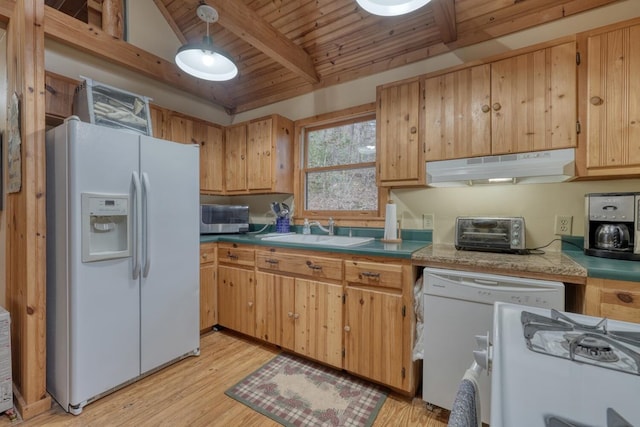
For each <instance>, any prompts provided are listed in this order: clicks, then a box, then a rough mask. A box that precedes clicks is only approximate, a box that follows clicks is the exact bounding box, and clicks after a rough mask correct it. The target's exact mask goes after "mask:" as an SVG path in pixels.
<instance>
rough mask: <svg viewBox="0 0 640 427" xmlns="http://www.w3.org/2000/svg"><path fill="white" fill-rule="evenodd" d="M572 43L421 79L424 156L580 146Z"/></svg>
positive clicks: (468, 155)
mask: <svg viewBox="0 0 640 427" xmlns="http://www.w3.org/2000/svg"><path fill="white" fill-rule="evenodd" d="M575 54H576V44H575V42H573V41H570V42H566V43H561V44H558V45H554V46H550V47H545V48H541V49H538V50H534V51H531V52H527V53H522V54H518V55H515V56H509V57H507V58H504V59H501V60H496V61H494V62H490V63H487V64H483V65H478V66H474V67H470V68H465V69H462V70H456V71H452V72H449V73H446V74H443V75H437V76H434V77H429V78H426V79H425V80H424V83H423V85H424V91H425V99H424V103H425V106H424V115H425V118H424V123H425V125H424V126H425V132H424V135H425V147H426V148H425V151H426V154H425V156H426V157H425V158H426V160H427V161H429V160H447V159H455V158H465V157H476V156H484V155H495V154H508V153H523V152H529V151H542V150H552V149H560V148H572V147H576V146H577V132H576V122H577V106H576V105H577V104H576V103H577V80H576V78H577V77H576V75H577V64H576V57H575Z"/></svg>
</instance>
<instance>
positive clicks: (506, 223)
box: [455, 216, 527, 254]
mask: <svg viewBox="0 0 640 427" xmlns="http://www.w3.org/2000/svg"><path fill="white" fill-rule="evenodd" d="M455 246H456V249H458V250H475V251H487V252H506V253H516V254H524V253H526V252H527V251H526V249H525V248H526V246H525V225H524V218H522V217H477V216H459V217H457V218H456V230H455Z"/></svg>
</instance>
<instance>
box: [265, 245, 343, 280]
mask: <svg viewBox="0 0 640 427" xmlns="http://www.w3.org/2000/svg"><path fill="white" fill-rule="evenodd" d="M256 262H257V263H258V268H260V269H262V270H269V271H272V272H278V273H291V274H296V275H301V276H309V277H312V278H314V279H331V280H342V260H340V259H333V258H324V257H318V256H314V255H311V256H304V255H293V254H282V253H276V252H268V251H259V252H258V253H257V255H256Z"/></svg>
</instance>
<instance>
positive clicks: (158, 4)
mask: <svg viewBox="0 0 640 427" xmlns="http://www.w3.org/2000/svg"><path fill="white" fill-rule="evenodd" d="M153 2H154V3H155V4H156V7H157V8H158V10H159V11H160V13H161V14H162V16H164V19H165V21H167V24H169V28H171V30H172V31H173V33H174V34H175V35H176V37H178V40H180V43H182V44H187V38H186V37H185V36H184V33H183V32H182V31H180V27H179V26H178V24H176V21H175V19H173V16H171V13H170V12H169V10H168V9H167V7H166V6H165V5H164V3H163V2H162V0H153Z"/></svg>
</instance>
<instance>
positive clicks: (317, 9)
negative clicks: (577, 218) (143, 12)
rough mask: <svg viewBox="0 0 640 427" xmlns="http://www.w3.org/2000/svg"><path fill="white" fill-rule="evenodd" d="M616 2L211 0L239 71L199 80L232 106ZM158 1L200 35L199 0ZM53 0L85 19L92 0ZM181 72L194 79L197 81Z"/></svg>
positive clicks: (174, 24)
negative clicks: (411, 6)
mask: <svg viewBox="0 0 640 427" xmlns="http://www.w3.org/2000/svg"><path fill="white" fill-rule="evenodd" d="M96 1H97V0H93V2H96ZM130 1H134V0H130ZM614 1H616V0H432V1H431V2H430V3H429V4H427V5H426V6H424V7H422V8H420V9H418V10H417V11H415V12H412V13H409V14H406V15H403V16H400V17H380V16H374V15H371V14H369V13H367V12H366V11H364V10H362V9H361V8H360V7H358V5H357V3H356V1H355V0H206V3H207V4H209V5H210V6H213V7H214V8H216V10H217V11H218V13H219V15H220V17H219V20H218V22H216V23H214V24H211V26H210V30H211V35H212V37H213V40H214V43H215V44H216V45H218V46H219V47H221V48H222V49H224V50H225V51H226V52H228V53H229V54H230V56H231V57H232V58H233V59H234V61H235V62H236V63H237V65H238V68H239V75H238V77H236V78H235V79H233V80H231V81H228V82H206V83H203V82H198V83H197V85H199V87H202V85H203V84H204V85H205V86H206V88H207V90H199V91H197V92H198V93H199V94H200V96H202V97H204V98H207V99H209V100H210V101H211V102H213V103H215V104H218V105H221V106H223V107H225V108H226V109H227V110H228V111H230V112H241V111H246V110H250V109H253V108H257V107H260V106H264V105H267V104H270V103H273V102H277V101H281V100H284V99H288V98H292V97H294V96H298V95H302V94H305V93H308V92H311V91H313V90H316V89H319V88H323V87H327V86H331V85H335V84H338V83H342V82H346V81H350V80H353V79H357V78H360V77H364V76H368V75H371V74H374V73H379V72H382V71H386V70H390V69H393V68H396V67H399V66H402V65H406V64H410V63H413V62H416V61H420V60H423V59H426V58H429V57H432V56H435V55H438V54H441V53H444V52H448V51H451V50H453V49H456V48H459V47H463V46H469V45H472V44H475V43H478V42H481V41H486V40H489V39H492V38H495V37H499V36H503V35H505V34H509V33H513V32H516V31H520V30H523V29H525V28H530V27H534V26H536V25H540V24H543V23H546V22H550V21H553V20H557V19H562V18H564V17H566V16H570V15H573V14H576V13H579V12H583V11H585V10H588V9H592V8H595V7H599V6H602V5H604V4H607V3H612V2H614ZM89 3H91V1H89ZM154 3H155V5H156V7H157V8H158V9H159V10H160V12H161V13H162V15H163V16H164V17H165V19H166V21H167V24H168V25H169V26H170V28H171V29H172V30H173V31H174V32H175V34H176V35H177V37H178V39H179V40H181V42H183V43H186V42H194V41H200V40H202V36H203V35H204V33H205V32H206V25H205V24H204V23H203V22H202V21H201V20H200V19H199V18H198V17H197V16H196V9H197V7H198V6H199V4H200V3H201V1H200V0H154ZM46 4H47V5H48V6H51V7H53V8H56V9H58V10H60V11H62V12H64V13H65V14H68V15H72V16H76V17H78V19H82V17H83V16H84V18H85V19H86V8H87V2H86V1H80V0H46ZM129 25H131V23H130V24H129ZM176 72H177V73H181V71H180V70H179V69H177V67H176ZM180 77H181V81H183V82H185V83H184V84H185V85H187V86H188V85H191V86H190V87H193V85H194V84H196V83H194V82H189V80H191V79H194V78H192V77H190V76H186V75H185V76H180ZM158 79H159V80H162V79H163V77H162V76H158ZM194 80H195V79H194ZM187 90H188V91H190V92H192V93H194V91H193V90H189V88H187Z"/></svg>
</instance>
